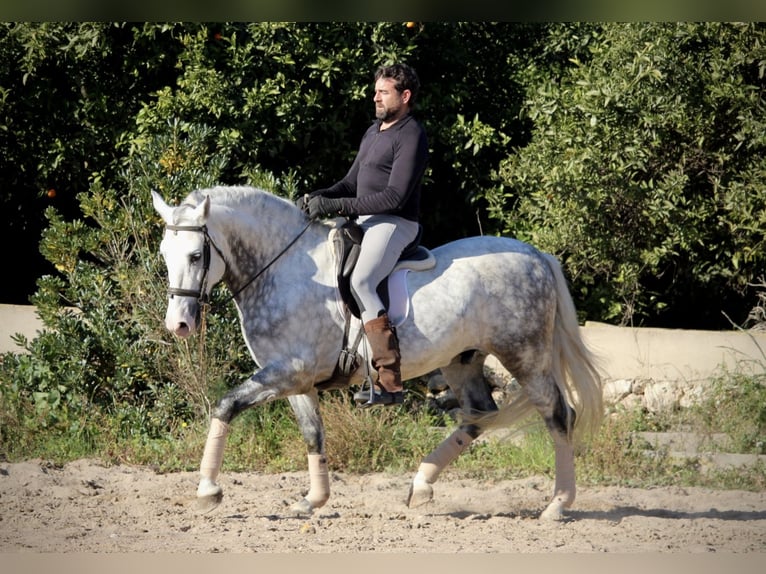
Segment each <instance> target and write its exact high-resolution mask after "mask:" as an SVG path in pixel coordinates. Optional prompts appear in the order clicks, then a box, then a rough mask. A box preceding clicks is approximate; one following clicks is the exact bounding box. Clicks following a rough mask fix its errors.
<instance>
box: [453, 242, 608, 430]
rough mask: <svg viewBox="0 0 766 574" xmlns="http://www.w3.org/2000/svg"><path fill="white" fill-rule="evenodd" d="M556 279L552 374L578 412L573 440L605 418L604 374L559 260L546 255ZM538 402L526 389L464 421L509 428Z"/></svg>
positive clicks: (532, 411) (567, 399)
mask: <svg viewBox="0 0 766 574" xmlns="http://www.w3.org/2000/svg"><path fill="white" fill-rule="evenodd" d="M542 255H543V257H544V258H545V259H546V261H547V262H548V265H549V267H550V269H551V272H552V273H553V276H554V279H555V282H556V300H557V305H556V318H555V325H554V332H553V347H552V349H551V354H552V364H551V366H552V369H551V370H552V375H553V378H554V379H555V381H556V386H557V387H558V389H559V392H560V393H561V396H562V397H564V398H565V399H566V401H567V403H568V405H569V407H570V408H571V409H573V410H574V412H575V417H574V425H572V426H570V428H568V429H567V432H568V436H569V439H570V440H574V439H575V438H578V439H579V438H584V437H586V436H588V435H589V434H595V432H596V431H597V430H598V428H599V427H600V425H601V421H602V420H603V417H604V406H603V389H602V384H601V376H600V375H599V373H598V370H597V369H596V361H595V357H594V356H593V354H592V353H591V352H590V350H588V348H587V347H586V346H585V343H584V342H583V340H582V336H581V335H580V327H579V324H578V322H577V312H576V310H575V306H574V301H572V296H571V294H570V293H569V288H568V287H567V282H566V279H565V277H564V274H563V272H562V271H561V266H560V265H559V262H558V260H557V259H556V258H555V257H553V256H552V255H549V254H547V253H543V254H542ZM534 411H535V408H534V405H533V404H532V402H531V401H530V400H529V397H528V396H527V393H526V391H525V390H524V388H523V387H522V388H520V389H519V390H518V391H517V392H516V393H515V396H513V397H511V400H509V401H507V402H506V404H504V405H503V406H501V407H500V409H499V410H497V411H493V412H490V413H482V414H478V413H476V414H469V415H464V417H463V422H464V423H467V424H476V425H478V426H479V427H481V428H483V429H485V430H486V429H490V428H499V427H508V426H511V425H513V424H517V423H518V422H519V421H520V420H522V419H524V418H526V417H527V416H528V415H531V414H533V413H534Z"/></svg>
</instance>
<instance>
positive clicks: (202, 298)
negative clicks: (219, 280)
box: [165, 225, 225, 305]
mask: <svg viewBox="0 0 766 574" xmlns="http://www.w3.org/2000/svg"><path fill="white" fill-rule="evenodd" d="M165 229H167V230H169V231H174V232H176V233H178V232H179V231H193V232H195V233H201V234H202V235H203V237H204V239H205V240H204V243H203V245H202V281H201V282H200V286H199V289H198V290H196V291H195V290H193V289H181V288H179V287H169V288H168V295H169V296H170V298H171V299H172V298H173V297H174V296H175V295H178V296H179V297H194V298H195V299H196V300H197V302H198V303H199V304H200V305H207V304H208V303H209V302H210V295H209V294H208V293H206V291H207V276H208V273H209V271H210V246H211V245H212V246H213V248H214V249H215V250H216V252H217V253H218V255H219V256H220V257H221V259H223V260H224V261H225V259H224V257H223V253H221V250H220V249H218V246H217V245H216V244H215V243H213V240H212V239H210V235H209V234H208V232H207V226H206V225H166V226H165Z"/></svg>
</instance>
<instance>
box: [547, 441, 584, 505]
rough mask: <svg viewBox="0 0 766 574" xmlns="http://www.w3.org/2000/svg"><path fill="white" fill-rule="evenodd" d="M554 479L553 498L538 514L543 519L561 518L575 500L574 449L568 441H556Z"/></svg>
mask: <svg viewBox="0 0 766 574" xmlns="http://www.w3.org/2000/svg"><path fill="white" fill-rule="evenodd" d="M555 452H556V480H555V484H554V487H553V499H552V500H551V502H550V503H549V504H548V507H547V508H546V509H545V510H544V511H543V513H542V514H541V515H540V518H542V519H545V520H561V519H562V518H564V509H565V508H569V507H570V506H572V503H573V502H574V500H575V494H576V486H575V467H574V449H573V448H572V445H570V444H568V443H564V442H562V443H558V442H557V443H556V444H555Z"/></svg>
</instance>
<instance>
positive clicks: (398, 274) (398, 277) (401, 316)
mask: <svg viewBox="0 0 766 574" xmlns="http://www.w3.org/2000/svg"><path fill="white" fill-rule="evenodd" d="M409 271H410V270H409V269H397V270H395V271H394V272H393V273H391V275H389V276H388V299H389V301H388V320H389V321H390V322H391V324H392V325H393V326H394V327H398V326H399V325H401V324H402V323H404V321H405V320H406V319H407V315H409V314H410V294H409V292H408V291H407V273H408V272H409ZM338 310H339V311H340V313H341V315H342V314H343V313H344V303H343V300H342V299H341V298H340V297H338Z"/></svg>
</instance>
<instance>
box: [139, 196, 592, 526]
mask: <svg viewBox="0 0 766 574" xmlns="http://www.w3.org/2000/svg"><path fill="white" fill-rule="evenodd" d="M152 196H153V205H154V208H155V209H156V211H157V212H158V213H159V214H160V216H161V217H162V219H163V220H164V222H165V233H164V236H163V239H162V243H161V246H160V251H161V253H162V256H163V258H164V260H165V264H166V266H167V272H168V282H169V290H168V293H169V302H168V308H167V314H166V317H165V324H166V326H167V328H168V329H169V330H170V331H172V332H173V333H175V335H177V336H178V337H187V336H189V335H190V334H192V333H194V332H195V330H196V329H197V328H198V327H199V320H200V307H201V306H202V305H203V304H205V303H206V302H207V300H208V296H209V293H210V290H211V289H212V287H213V286H214V285H215V284H216V283H218V282H219V281H221V280H223V281H224V282H225V283H226V285H227V286H228V288H229V290H230V291H231V293H232V295H233V299H234V301H235V304H236V307H237V310H238V312H239V317H240V322H241V328H242V335H243V336H244V339H245V341H246V343H247V346H248V348H249V350H250V353H251V354H252V357H253V359H254V360H255V362H256V364H257V365H259V366H260V368H259V369H258V370H257V371H256V372H255V373H254V374H253V375H252V376H250V377H249V378H248V379H247V380H245V381H244V382H242V383H241V384H240V385H239V386H238V387H236V388H234V389H233V390H231V391H230V392H228V393H227V394H226V395H225V396H223V398H221V399H220V400H219V401H218V403H217V404H216V405H215V407H214V409H213V411H212V417H211V422H210V429H209V434H208V437H207V442H206V444H205V449H204V452H203V455H202V461H201V464H200V475H201V476H200V482H199V485H198V489H197V498H198V501H199V503H200V506H202V507H206V508H212V507H215V506H216V505H217V504H219V503H220V502H221V500H222V497H223V490H222V488H221V487H220V486H219V485H218V484H217V483H216V478H217V476H218V474H219V471H220V469H221V463H222V460H223V451H224V445H225V442H226V436H227V433H228V431H229V425H230V424H231V422H232V420H233V419H234V418H235V416H236V415H237V414H239V413H240V412H242V411H243V410H244V409H247V408H250V407H254V406H256V405H259V404H261V403H265V402H267V401H271V400H275V399H281V398H287V399H288V400H289V402H290V405H291V407H292V409H293V411H294V413H295V415H296V418H297V421H298V424H299V426H300V429H301V432H302V434H303V437H304V439H305V442H306V446H307V451H308V470H309V490H308V493H307V494H306V496H305V497H304V498H303V499H301V500H299V501H297V502H296V503H295V504H294V506H293V509H294V510H295V511H297V512H307V513H308V512H311V511H312V510H314V509H316V508H319V507H321V506H323V505H324V504H325V503H326V502H327V500H328V499H329V497H330V482H329V475H328V466H327V459H326V456H325V432H324V427H323V422H322V417H321V414H320V412H319V401H318V389H327V388H338V387H342V386H347V385H359V384H362V383H364V382H365V381H366V380H367V379H366V378H365V375H366V374H368V373H372V376H373V377H374V376H375V374H376V373H375V371H374V369H371V368H370V366H369V359H368V358H367V357H369V349H366V348H365V347H366V342H365V341H364V339H362V342H361V343H360V348H361V349H362V352H361V353H360V355H361V356H362V357H364V360H361V361H359V365H358V366H356V368H355V370H353V371H352V372H351V373H350V374H343V375H338V368H337V367H338V358H339V355H340V354H341V353H342V351H343V350H344V344H345V343H344V341H345V337H344V333H345V332H346V331H348V338H349V339H352V340H353V339H354V338H355V337H356V334H358V333H359V330H360V329H361V325H360V322H359V321H358V320H357V319H356V318H353V317H352V320H351V322H350V326H349V324H347V318H348V312H347V307H346V306H344V305H343V304H342V303H341V301H340V299H339V294H338V281H337V277H338V275H337V273H336V262H335V260H334V259H335V257H336V254H335V252H334V250H333V244H334V242H333V241H331V240H330V234H331V233H332V232H335V231H336V230H337V227H338V226H339V224H340V223H341V222H342V221H343V220H342V219H338V220H328V221H320V222H310V221H309V220H308V219H307V217H306V215H305V214H304V213H303V212H302V211H301V210H300V209H298V208H297V207H295V205H294V204H293V203H291V202H290V201H288V200H286V199H283V198H280V197H278V196H276V195H274V194H271V193H269V192H266V191H264V190H260V189H255V188H250V187H216V188H212V189H202V190H197V191H194V192H192V193H190V194H189V195H188V197H186V198H185V200H184V201H183V203H181V204H180V205H178V206H177V207H172V206H170V205H168V204H167V203H166V202H165V201H164V200H163V199H162V198H161V197H160V196H159V195H158V194H157V193H155V192H152ZM431 253H432V255H433V256H434V258H435V264H433V265H431V268H430V269H427V270H420V271H415V270H411V271H408V272H402V273H403V275H402V276H403V277H404V279H401V280H400V281H401V282H402V284H403V285H404V286H405V287H406V292H407V293H408V298H405V299H406V301H405V303H406V304H405V305H402V306H401V307H402V309H403V311H402V312H401V317H399V319H398V321H397V323H398V324H397V327H396V330H397V335H398V337H399V341H400V348H401V350H402V364H401V370H402V379H403V380H407V379H413V378H416V377H419V376H422V375H424V374H426V373H429V372H431V371H434V370H436V369H440V370H441V372H442V374H443V376H444V378H445V379H446V381H447V383H448V384H449V386H450V388H451V389H452V391H453V392H454V394H455V396H456V397H457V398H458V400H459V401H460V404H461V411H462V412H463V418H462V419H461V423H460V425H459V426H458V428H457V429H456V430H455V431H454V432H453V433H452V434H451V435H450V436H449V437H447V438H446V439H445V440H444V441H443V442H442V443H441V444H440V445H439V446H438V447H437V448H436V449H435V450H434V451H433V452H432V453H431V454H429V455H428V456H427V457H426V458H425V459H423V461H422V462H421V464H420V467H419V468H418V470H417V473H416V474H415V476H414V479H413V481H412V484H411V487H410V492H409V497H408V500H407V504H408V505H409V506H410V507H414V506H417V505H420V504H423V503H425V502H428V501H430V500H432V498H433V484H434V482H435V481H436V479H437V477H438V475H439V473H440V472H441V471H442V470H443V469H444V468H445V467H446V466H447V465H448V464H450V463H451V462H452V461H454V460H455V459H456V458H457V457H458V456H459V455H460V454H461V453H462V452H463V451H464V450H465V449H466V448H467V447H468V446H469V445H470V444H471V443H472V441H474V440H475V439H476V438H477V437H478V436H479V435H480V434H481V433H482V432H483V431H484V430H486V429H487V428H490V427H498V426H507V425H508V424H511V423H512V422H514V421H516V420H518V419H519V418H520V417H522V416H526V415H527V414H528V413H530V412H534V409H536V410H537V412H539V414H540V415H541V416H542V419H543V421H544V422H545V425H546V427H547V429H548V430H549V432H550V434H551V436H552V438H553V443H554V448H555V484H554V492H553V497H552V500H551V501H550V503H549V504H548V506H547V507H546V509H545V510H544V511H543V512H542V514H541V517H542V518H546V519H561V518H562V517H563V516H564V509H565V508H568V507H570V506H571V504H572V503H573V501H574V498H575V473H574V444H573V443H574V441H575V436H577V437H580V436H581V433H582V432H588V431H593V430H595V429H597V428H598V425H599V424H600V421H601V419H602V417H603V406H602V389H601V381H600V378H599V375H598V371H597V369H596V368H595V366H594V362H593V358H592V356H591V354H590V352H589V351H588V349H587V348H586V347H585V345H584V344H583V341H582V339H581V337H580V332H579V327H578V324H577V319H576V314H575V308H574V304H573V302H572V299H571V296H570V293H569V291H568V289H567V286H566V281H565V279H564V277H563V274H562V272H561V269H560V266H559V264H558V262H557V261H556V260H555V258H553V257H552V256H550V255H547V254H544V253H541V252H540V251H538V250H536V249H534V248H533V247H531V246H530V245H528V244H526V243H523V242H521V241H517V240H514V239H508V238H501V237H489V236H481V237H472V238H466V239H460V240H457V241H453V242H451V243H448V244H445V245H442V246H440V247H438V248H435V249H433V250H432V251H431ZM391 301H392V304H393V302H394V298H393V297H392V299H391ZM392 320H393V319H392ZM489 354H491V355H494V356H495V357H496V358H497V359H498V360H499V361H500V363H501V364H502V365H503V366H504V367H505V368H506V369H507V370H508V371H509V372H510V373H512V374H513V376H514V377H515V378H516V380H517V381H518V382H519V385H520V388H521V389H522V392H521V396H520V397H519V398H518V399H516V400H514V401H512V402H509V404H507V405H505V404H504V405H501V406H500V407H499V408H498V406H497V405H496V404H495V401H494V400H493V398H492V395H491V392H490V388H489V386H488V384H487V382H486V381H485V378H484V376H483V365H484V360H485V358H486V357H487V355H489ZM575 431H576V432H575Z"/></svg>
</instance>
